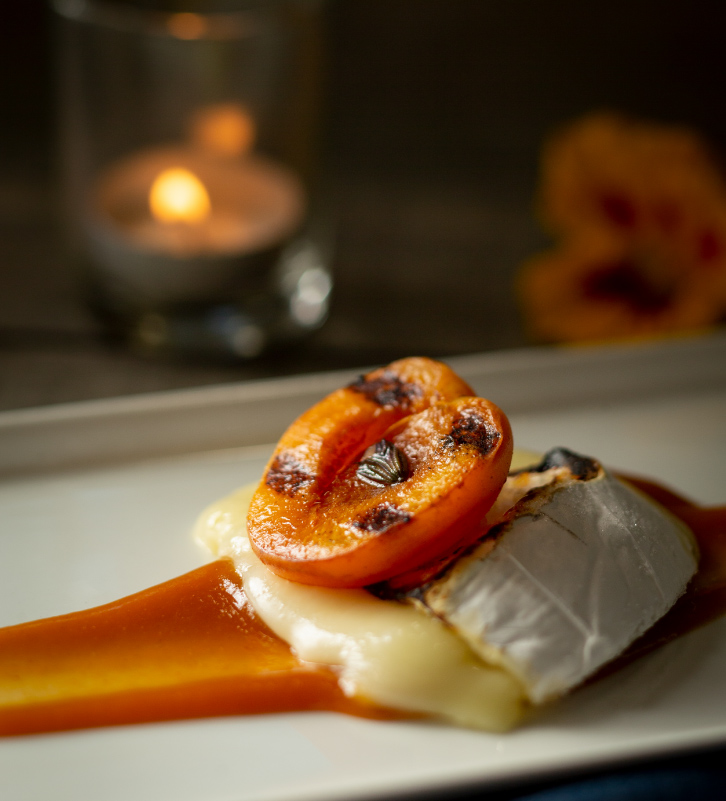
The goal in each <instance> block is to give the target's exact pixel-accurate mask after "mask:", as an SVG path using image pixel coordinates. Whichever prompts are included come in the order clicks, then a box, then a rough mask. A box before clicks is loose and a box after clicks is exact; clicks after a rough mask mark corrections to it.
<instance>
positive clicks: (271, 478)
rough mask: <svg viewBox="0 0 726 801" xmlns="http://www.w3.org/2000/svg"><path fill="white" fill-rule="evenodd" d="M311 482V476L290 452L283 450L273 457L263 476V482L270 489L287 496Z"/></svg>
mask: <svg viewBox="0 0 726 801" xmlns="http://www.w3.org/2000/svg"><path fill="white" fill-rule="evenodd" d="M312 482H313V476H311V475H310V473H308V472H307V470H306V469H305V468H304V467H303V465H302V464H300V462H299V461H298V460H297V459H296V458H295V457H294V456H293V455H292V454H291V453H285V452H283V453H280V454H278V455H277V456H276V457H275V459H274V460H273V462H272V464H271V465H270V468H269V470H268V471H267V475H266V476H265V484H267V486H268V487H269V488H270V489H272V490H274V491H275V492H279V493H280V495H287V496H288V497H292V496H293V495H295V493H296V492H297V491H298V490H300V489H301V488H302V487H305V486H307V485H308V484H312Z"/></svg>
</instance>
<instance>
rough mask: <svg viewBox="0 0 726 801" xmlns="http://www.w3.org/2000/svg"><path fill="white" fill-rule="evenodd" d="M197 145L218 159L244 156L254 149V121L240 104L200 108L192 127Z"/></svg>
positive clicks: (222, 104) (192, 133) (220, 104)
mask: <svg viewBox="0 0 726 801" xmlns="http://www.w3.org/2000/svg"><path fill="white" fill-rule="evenodd" d="M191 136H192V139H193V141H194V143H195V144H197V145H199V146H200V147H203V148H204V149H205V150H207V151H210V152H212V153H214V154H215V155H218V156H229V157H234V156H241V155H242V154H243V153H246V152H247V151H249V150H250V149H251V148H252V144H253V143H254V140H255V121H254V120H253V119H252V116H251V115H250V113H249V112H248V111H247V110H246V109H245V108H244V107H243V106H242V105H240V104H239V103H219V104H217V105H214V106H206V107H205V108H201V109H199V111H197V113H196V114H195V115H194V118H193V119H192V124H191Z"/></svg>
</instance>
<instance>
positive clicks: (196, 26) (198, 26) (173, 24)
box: [167, 12, 207, 39]
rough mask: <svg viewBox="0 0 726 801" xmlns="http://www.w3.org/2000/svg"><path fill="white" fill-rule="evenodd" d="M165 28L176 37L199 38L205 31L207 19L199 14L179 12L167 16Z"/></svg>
mask: <svg viewBox="0 0 726 801" xmlns="http://www.w3.org/2000/svg"><path fill="white" fill-rule="evenodd" d="M167 28H168V29H169V33H171V34H172V36H176V38H177V39H199V38H200V37H202V36H204V34H205V33H206V32H207V21H206V20H205V19H204V17H202V16H201V15H200V14H191V13H189V12H181V13H179V14H172V15H171V16H170V17H169V19H168V21H167Z"/></svg>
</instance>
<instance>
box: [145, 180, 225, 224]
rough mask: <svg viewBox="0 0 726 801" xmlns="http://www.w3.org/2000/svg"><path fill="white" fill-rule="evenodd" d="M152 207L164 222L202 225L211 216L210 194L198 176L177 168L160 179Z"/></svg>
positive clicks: (153, 188)
mask: <svg viewBox="0 0 726 801" xmlns="http://www.w3.org/2000/svg"><path fill="white" fill-rule="evenodd" d="M149 206H150V208H151V213H152V214H153V215H154V217H156V219H157V220H159V221H160V222H162V223H175V222H181V223H192V224H193V223H198V222H201V221H202V220H205V219H206V218H207V217H209V210H210V203H209V193H208V192H207V190H206V189H205V187H204V184H203V183H202V182H201V181H200V180H199V179H198V178H197V176H196V175H194V173H192V172H189V170H185V169H182V168H181V167H175V168H172V169H170V170H164V172H162V173H161V174H160V175H158V176H157V177H156V180H155V181H154V183H153V184H152V185H151V191H150V192H149Z"/></svg>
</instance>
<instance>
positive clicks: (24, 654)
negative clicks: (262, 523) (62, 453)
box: [0, 560, 393, 735]
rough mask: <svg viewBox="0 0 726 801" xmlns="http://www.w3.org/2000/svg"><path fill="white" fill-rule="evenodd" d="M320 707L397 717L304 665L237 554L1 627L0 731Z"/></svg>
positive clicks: (329, 675)
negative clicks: (254, 602) (261, 611)
mask: <svg viewBox="0 0 726 801" xmlns="http://www.w3.org/2000/svg"><path fill="white" fill-rule="evenodd" d="M313 709H316V710H331V711H332V710H335V711H339V712H347V713H349V714H354V715H361V716H366V717H392V716H393V713H388V712H385V711H384V710H379V709H377V708H375V707H373V706H369V705H367V704H365V703H364V702H362V701H357V700H353V699H349V698H346V697H345V695H343V693H342V692H341V690H340V689H339V687H338V683H337V678H336V675H335V674H334V673H333V671H332V670H330V669H328V668H326V667H322V666H310V665H305V664H302V663H301V662H300V661H299V660H298V659H297V658H296V657H295V655H294V654H293V653H292V651H291V650H290V648H289V647H288V645H287V644H286V643H285V642H283V641H282V640H281V639H279V638H278V637H276V636H275V635H274V634H273V633H272V632H271V631H270V630H269V629H268V628H267V627H266V626H265V624H264V623H262V622H261V621H260V620H259V618H258V617H257V616H256V615H255V613H254V611H253V610H252V608H251V607H250V605H249V603H248V602H247V599H246V597H245V595H244V590H243V588H242V584H241V580H240V578H239V576H238V575H237V573H236V572H235V570H234V567H233V565H232V563H231V562H230V561H229V560H220V561H217V562H214V563H212V564H209V565H206V566H205V567H201V568H198V569H197V570H194V571H192V572H191V573H187V574H185V575H183V576H180V577H179V578H176V579H173V580H171V581H168V582H166V583H164V584H160V585H158V586H156V587H152V588H150V589H148V590H144V591H143V592H139V593H137V594H135V595H131V596H129V597H128V598H124V599H122V600H120V601H115V602H114V603H110V604H106V605H105V606H99V607H96V608H95V609H89V610H86V611H82V612H76V613H73V614H68V615H62V616H59V617H52V618H47V619H45V620H38V621H35V622H32V623H24V624H21V625H18V626H11V627H9V628H5V629H0V735H15V734H30V733H34V732H48V731H58V730H65V729H77V728H87V727H92V726H107V725H116V724H125V723H143V722H149V721H161V720H174V719H182V718H198V717H210V716H217V715H241V714H255V713H261V712H287V711H298V710H313Z"/></svg>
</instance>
